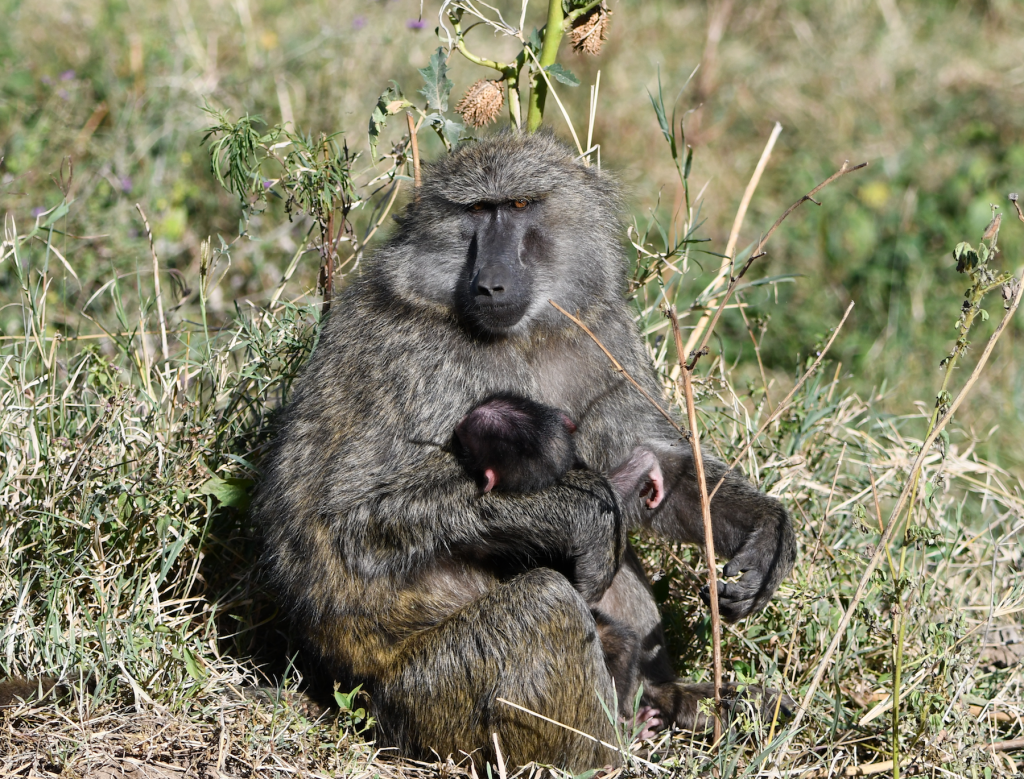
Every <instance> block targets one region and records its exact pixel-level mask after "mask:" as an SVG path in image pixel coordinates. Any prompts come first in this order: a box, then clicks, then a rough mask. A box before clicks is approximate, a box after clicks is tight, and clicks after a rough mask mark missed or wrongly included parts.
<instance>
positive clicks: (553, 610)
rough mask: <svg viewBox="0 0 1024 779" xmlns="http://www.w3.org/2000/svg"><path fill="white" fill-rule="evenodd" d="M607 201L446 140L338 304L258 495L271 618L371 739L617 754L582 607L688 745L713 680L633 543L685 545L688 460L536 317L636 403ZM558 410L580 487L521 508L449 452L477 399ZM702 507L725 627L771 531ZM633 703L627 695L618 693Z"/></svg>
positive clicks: (411, 750)
mask: <svg viewBox="0 0 1024 779" xmlns="http://www.w3.org/2000/svg"><path fill="white" fill-rule="evenodd" d="M617 213H618V203H617V199H616V194H615V187H614V185H613V184H612V182H611V181H610V179H609V178H608V176H607V175H605V174H602V173H599V172H598V171H596V170H595V169H593V168H586V167H584V166H583V165H582V164H581V163H579V162H578V161H576V160H575V159H574V156H573V153H572V152H571V151H570V150H569V149H567V148H566V147H565V146H563V145H562V144H561V143H559V142H558V141H556V140H555V139H554V138H552V137H551V136H550V135H545V134H537V135H504V136H499V137H497V138H494V139H491V140H486V141H481V142H479V143H474V144H466V145H464V146H463V147H461V148H460V149H459V150H458V151H457V152H455V153H454V154H451V155H449V156H446V157H445V158H444V159H442V160H441V161H439V162H438V163H437V164H435V165H433V166H432V167H430V168H429V169H428V170H427V171H426V172H425V174H424V177H423V184H422V186H421V187H420V188H419V190H418V191H417V197H416V198H415V199H414V200H413V201H412V202H411V203H410V204H409V205H408V207H407V208H406V210H405V212H404V214H403V215H402V217H401V218H400V219H399V226H398V229H397V231H396V232H395V234H394V236H393V237H392V238H391V239H390V240H389V241H388V243H387V244H386V245H385V246H383V247H382V248H381V249H380V250H379V251H378V252H377V253H376V255H375V256H374V257H372V258H371V259H368V260H367V261H366V263H365V264H364V268H363V272H362V274H361V275H360V276H359V278H357V279H355V280H354V281H353V282H352V283H351V284H350V285H349V286H348V287H347V289H345V291H344V292H343V293H342V294H341V295H340V296H339V297H338V298H336V300H335V302H334V305H333V308H332V311H331V314H330V316H329V318H328V319H327V321H326V322H325V324H324V326H323V330H322V333H321V337H320V342H319V345H318V346H317V348H316V350H315V351H314V353H313V355H312V356H311V358H310V360H309V363H308V365H307V366H306V368H305V371H304V374H303V376H302V378H301V379H300V381H299V382H298V384H297V386H296V389H295V393H294V397H293V398H292V401H291V405H290V407H289V409H288V410H287V412H286V413H285V415H284V419H283V423H282V427H281V429H280V431H279V433H278V436H277V440H276V445H275V448H274V450H273V451H272V453H271V454H270V455H269V457H268V459H267V460H266V461H265V471H264V475H263V479H262V483H261V486H260V488H259V490H258V493H257V495H256V497H255V500H254V505H253V511H254V515H255V518H256V519H257V520H258V522H259V524H260V525H261V526H262V528H263V532H264V535H265V540H266V547H267V555H266V566H267V569H268V572H269V575H270V578H271V580H272V582H273V584H274V585H275V587H276V589H277V592H278V595H279V598H280V600H281V602H282V606H283V608H284V609H285V610H286V612H287V613H288V614H289V615H290V616H291V618H292V620H293V622H294V624H295V626H296V628H297V629H298V630H299V631H300V632H301V633H302V635H303V636H304V637H305V640H306V642H307V644H308V645H309V647H310V648H311V649H312V650H313V651H314V652H316V653H317V654H318V655H319V657H320V659H321V660H322V662H323V664H324V665H325V666H326V668H327V669H329V671H330V673H331V674H332V675H333V676H334V678H335V679H336V680H337V681H338V683H339V684H340V685H341V686H342V687H343V688H345V689H351V687H353V686H354V685H356V684H363V685H364V689H366V690H367V691H368V692H369V694H370V697H371V700H372V704H371V705H372V711H373V714H374V716H375V717H376V718H377V721H378V731H377V737H378V743H379V744H381V745H384V744H388V745H393V746H396V747H398V748H399V749H400V750H401V751H402V752H404V753H405V754H409V755H418V756H429V755H430V754H431V752H432V751H434V752H436V753H437V754H439V755H441V756H442V757H444V756H447V755H449V754H452V755H456V756H457V755H459V754H460V753H462V752H469V753H473V754H474V759H475V760H480V759H489V758H491V757H492V752H493V747H492V746H491V744H492V741H491V738H492V734H493V733H496V734H497V736H498V738H499V739H500V742H501V747H502V750H503V752H504V754H505V755H506V756H507V758H508V759H509V760H510V762H512V763H514V764H522V763H525V762H527V761H530V760H538V761H541V762H545V763H553V764H555V765H559V766H562V767H565V768H567V769H569V770H572V771H574V772H578V771H581V770H584V769H586V768H591V767H594V766H601V765H606V764H608V763H610V762H614V761H616V760H618V759H619V758H618V755H617V753H616V752H613V751H609V750H608V749H607V748H605V747H603V746H601V745H599V744H596V743H594V742H592V741H589V740H587V739H584V738H582V737H580V736H578V735H576V734H574V733H573V732H571V731H569V730H566V729H563V728H560V727H557V726H555V725H551V724H548V723H547V722H545V721H544V720H540V719H537V718H536V717H534V716H532V715H531V714H528V713H525V712H523V711H521V710H519V709H515V708H512V707H510V706H507V705H505V704H504V703H501V702H500V701H499V700H498V699H499V698H501V699H505V700H508V701H511V702H513V703H515V704H517V705H519V706H523V707H525V708H527V709H529V710H531V711H534V712H537V713H539V714H542V715H544V716H546V717H549V718H551V719H553V720H555V721H557V722H561V723H564V724H566V725H569V726H571V727H573V728H576V729H577V730H579V731H583V732H585V733H590V734H593V735H594V736H596V737H598V738H600V739H603V740H605V741H608V742H611V743H614V741H615V739H614V735H613V732H612V728H613V725H612V723H611V722H609V720H608V718H607V716H606V715H605V712H604V710H603V709H602V705H601V700H602V699H604V700H606V701H610V700H611V696H612V678H611V675H610V673H609V671H608V668H607V665H606V662H605V658H604V657H603V653H602V649H601V645H600V642H599V641H598V640H597V626H596V623H595V619H594V616H593V615H592V613H591V609H590V607H589V605H588V604H591V603H596V604H597V605H596V608H598V609H599V610H600V611H601V612H602V613H604V614H607V615H608V616H609V617H610V618H611V619H612V620H614V621H615V622H616V623H618V624H620V625H624V626H627V627H628V629H629V630H631V631H633V632H634V633H635V634H636V635H637V636H638V637H639V642H640V658H639V663H638V665H637V667H638V673H637V679H636V680H635V682H634V684H638V683H640V682H642V683H643V686H644V705H646V706H650V707H653V708H655V709H658V710H659V711H660V712H661V716H662V718H663V719H665V720H668V721H671V722H674V723H675V724H677V725H679V726H680V727H684V728H693V727H703V726H704V724H705V723H704V722H703V721H702V719H701V717H700V716H699V715H698V702H699V701H700V700H701V699H702V698H705V697H709V695H710V692H709V686H708V685H688V684H684V683H681V682H679V681H678V679H677V677H676V676H675V674H674V673H673V671H672V668H671V665H670V663H669V660H668V657H667V653H666V651H665V648H664V641H663V636H662V630H661V620H660V616H659V614H658V609H657V606H656V604H655V602H654V599H653V597H652V595H651V592H650V587H649V585H648V583H647V580H646V577H645V574H644V572H643V569H642V567H641V565H640V562H639V560H638V559H637V556H636V554H635V553H634V552H633V551H632V549H631V548H630V547H629V544H628V543H627V536H626V534H627V532H628V530H629V529H630V528H633V527H637V526H642V527H643V528H645V529H646V530H647V531H649V532H651V533H656V534H659V535H661V536H664V537H666V538H669V539H675V540H681V541H687V542H692V543H697V542H700V541H701V540H702V538H703V531H702V523H701V511H700V501H699V498H698V494H697V483H696V478H695V472H694V466H693V458H692V456H691V453H690V450H689V444H687V443H685V442H683V441H680V440H679V437H678V436H677V434H676V433H675V431H674V430H673V429H672V427H671V426H670V425H669V424H668V423H667V422H666V421H665V420H664V419H663V418H662V417H661V416H660V415H659V414H658V412H657V411H656V410H655V409H654V408H652V407H651V405H650V404H649V403H648V402H647V401H646V400H645V399H644V398H643V396H642V395H641V394H640V393H638V392H636V390H635V389H634V388H633V387H632V386H631V385H630V384H629V383H628V382H627V381H625V380H624V379H623V377H622V376H621V374H619V373H617V372H615V371H614V370H612V369H611V368H610V367H609V364H608V360H607V358H606V357H605V356H604V355H603V354H602V353H601V351H600V350H599V349H598V348H597V346H596V345H595V344H594V343H593V342H592V341H591V340H590V339H589V338H588V337H587V336H586V335H585V334H583V333H582V332H581V331H580V330H579V329H578V328H577V327H576V326H575V325H574V324H572V323H571V322H569V321H568V320H567V319H566V318H565V317H563V316H562V315H561V314H560V313H558V312H557V311H556V310H555V309H554V308H553V307H552V306H551V305H549V303H548V300H549V299H552V300H555V301H557V302H558V303H559V304H560V305H561V306H562V307H563V308H565V309H567V310H569V311H578V312H579V315H580V317H581V318H582V320H583V321H584V322H585V323H586V324H587V326H588V327H589V328H590V329H591V330H592V331H593V332H594V333H595V334H596V335H597V337H598V338H600V339H601V341H602V343H604V344H605V345H606V346H607V347H608V348H609V349H610V350H611V351H612V353H613V354H614V355H615V356H616V358H617V359H618V360H619V361H620V362H621V363H622V365H623V366H624V367H625V369H626V370H627V371H628V372H629V373H630V375H632V376H633V377H634V378H636V380H637V381H639V382H641V383H642V384H643V385H644V387H645V388H646V389H647V391H648V392H650V393H651V394H652V395H655V396H657V395H658V394H659V387H658V384H657V381H656V380H655V377H654V374H653V371H652V369H651V366H650V362H649V359H648V357H647V353H646V351H645V349H644V346H643V343H642V341H641V338H640V335H639V333H638V331H637V328H636V326H635V324H634V322H633V319H632V316H631V312H630V308H629V306H628V304H627V303H626V302H625V299H624V292H625V278H626V271H627V266H626V260H625V256H624V253H623V251H622V248H621V245H620V235H621V232H620V225H619V222H618V219H617ZM498 392H510V393H514V394H517V395H522V396H526V397H530V398H536V399H538V400H539V401H540V402H543V403H545V404H547V405H549V406H553V407H555V408H559V409H563V410H564V411H565V412H566V413H567V414H568V415H569V416H570V418H571V419H572V420H573V421H574V422H575V424H576V426H577V430H576V433H575V435H574V436H573V439H574V440H573V442H574V444H575V447H576V451H577V454H578V456H579V458H580V460H581V461H582V462H584V463H586V464H587V465H588V466H589V467H587V468H573V469H571V470H569V471H567V472H566V473H565V474H564V475H562V476H561V477H560V478H559V479H557V480H556V481H555V483H554V484H552V485H550V486H548V487H546V488H544V489H542V490H539V491H536V492H527V493H511V492H500V491H491V492H488V493H485V494H483V495H481V494H480V489H479V487H478V485H477V484H476V483H475V481H474V479H472V478H471V477H469V476H468V475H467V473H466V471H465V469H464V468H463V467H462V465H460V463H459V461H458V459H457V458H456V456H455V453H454V451H453V447H452V446H451V441H452V431H453V430H454V429H455V426H456V424H457V423H458V422H459V420H460V419H461V418H462V416H463V415H464V414H465V413H466V411H467V410H468V409H470V408H472V406H473V404H474V403H475V402H476V401H477V400H479V399H480V398H484V397H487V396H488V395H491V394H494V393H498ZM638 446H641V447H646V448H648V449H650V451H651V452H653V454H654V455H655V457H656V459H657V462H658V463H659V464H660V468H661V471H662V473H663V474H664V493H665V494H664V499H663V500H662V501H661V503H660V505H659V506H658V507H657V508H656V509H653V510H646V509H644V507H643V501H642V500H641V499H640V498H639V496H629V497H626V498H623V497H620V496H619V494H618V493H617V491H616V489H614V488H613V486H612V485H611V484H610V483H609V480H608V478H607V477H606V476H605V475H604V474H606V473H610V472H611V471H612V469H613V468H614V467H615V466H616V465H617V464H619V463H621V462H623V461H624V460H625V459H626V458H627V456H628V455H629V454H630V453H631V452H632V451H633V450H634V449H635V448H636V447H638ZM705 468H706V473H707V477H708V479H709V481H710V482H711V483H715V482H717V481H718V479H719V478H720V477H722V476H724V477H725V481H724V484H723V485H722V487H721V489H719V491H718V494H717V495H716V496H715V498H714V500H713V501H712V505H711V512H712V519H713V525H714V534H715V547H716V549H717V550H718V552H719V553H720V554H721V555H722V556H723V557H726V558H730V559H729V562H728V563H727V564H726V566H725V575H726V576H727V577H730V576H733V575H736V574H739V573H742V574H743V575H742V577H741V578H740V579H739V580H738V581H734V582H728V583H725V582H722V583H720V584H719V604H720V609H721V613H722V615H723V616H724V617H725V618H726V619H729V620H737V619H740V618H742V617H744V616H746V615H747V614H750V613H752V612H754V611H756V610H758V609H760V608H762V607H763V606H764V605H765V604H766V603H767V602H768V601H769V599H770V598H771V596H772V593H773V592H774V591H775V589H776V588H777V587H778V585H779V583H780V582H781V581H782V579H783V577H785V576H786V574H787V573H789V571H790V569H791V568H792V565H793V559H794V556H795V541H794V536H793V531H792V528H791V527H790V523H789V519H788V516H787V514H786V512H785V510H784V509H783V508H782V506H781V505H780V504H779V502H778V501H776V500H775V499H774V498H771V497H768V496H766V495H764V494H763V493H761V492H759V491H758V490H757V489H756V488H755V487H753V486H752V485H751V484H750V483H749V482H748V481H746V479H744V478H743V476H742V475H740V474H739V473H736V472H729V471H728V470H727V469H726V467H725V466H724V465H722V463H720V462H718V461H717V460H714V459H712V458H710V457H706V458H705ZM624 694H625V695H626V697H627V698H629V697H631V695H632V691H629V692H628V693H627V691H619V696H620V698H621V697H622V696H623V695H624Z"/></svg>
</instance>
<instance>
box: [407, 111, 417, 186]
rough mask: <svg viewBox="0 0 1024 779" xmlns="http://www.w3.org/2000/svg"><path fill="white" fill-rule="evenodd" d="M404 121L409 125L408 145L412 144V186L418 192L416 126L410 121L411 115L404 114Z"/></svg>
mask: <svg viewBox="0 0 1024 779" xmlns="http://www.w3.org/2000/svg"><path fill="white" fill-rule="evenodd" d="M405 121H406V122H408V123H409V143H411V144H412V184H413V186H414V187H416V189H417V190H418V189H419V188H420V144H419V141H418V140H417V138H416V125H415V124H414V123H413V121H412V114H410V113H409V112H408V111H406V112H405Z"/></svg>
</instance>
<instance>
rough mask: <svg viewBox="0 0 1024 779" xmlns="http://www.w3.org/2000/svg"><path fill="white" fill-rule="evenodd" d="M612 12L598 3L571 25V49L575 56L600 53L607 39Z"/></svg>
mask: <svg viewBox="0 0 1024 779" xmlns="http://www.w3.org/2000/svg"><path fill="white" fill-rule="evenodd" d="M611 15H612V12H611V11H609V10H608V9H607V7H605V4H604V3H600V4H598V5H596V6H594V8H593V9H592V10H591V11H590V12H589V13H585V14H583V16H581V17H580V18H579V19H577V20H576V21H574V22H573V23H572V32H571V33H570V34H569V35H570V38H571V39H572V48H573V51H575V52H576V53H577V54H580V53H582V54H594V55H597V54H599V53H600V52H601V46H602V45H604V41H605V38H607V37H608V19H609V17H610V16H611Z"/></svg>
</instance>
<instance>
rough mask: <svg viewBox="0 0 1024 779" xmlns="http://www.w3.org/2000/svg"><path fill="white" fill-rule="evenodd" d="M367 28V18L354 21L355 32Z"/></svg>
mask: <svg viewBox="0 0 1024 779" xmlns="http://www.w3.org/2000/svg"><path fill="white" fill-rule="evenodd" d="M365 26H366V17H365V16H357V17H356V18H355V19H353V20H352V29H353V30H361V29H363V28H364V27H365Z"/></svg>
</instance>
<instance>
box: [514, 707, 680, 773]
mask: <svg viewBox="0 0 1024 779" xmlns="http://www.w3.org/2000/svg"><path fill="white" fill-rule="evenodd" d="M495 700H496V701H498V703H504V704H505V705H506V706H511V707H512V708H513V709H518V710H519V711H522V712H524V713H526V714H529V715H530V716H531V717H536V718H537V719H541V720H544V721H545V722H550V723H551V724H552V725H557V726H558V727H560V728H565V729H566V730H568V731H569V732H570V733H575V734H576V735H577V736H582V737H583V738H585V739H589V740H590V741H593V742H595V743H597V744H600V745H601V746H603V747H607V748H608V749H610V750H612V751H613V752H618V753H620V754H621V753H622V750H621V749H619V747H617V746H615V745H614V744H609V743H608V742H607V741H602V740H601V739H599V738H598V737H597V736H591V735H590V734H589V733H584V732H583V731H582V730H577V729H576V728H574V727H571V726H570V725H566V724H565V723H564V722H559V721H558V720H556V719H551V717H545V716H544V715H543V714H538V713H537V712H535V711H533V710H532V709H528V708H526V707H525V706H520V705H519V704H518V703H512V701H509V700H505V699H504V698H495ZM629 759H630V760H636V761H637V762H638V763H642V764H643V765H644V766H646V767H647V768H650V769H651V770H653V771H657V772H658V773H660V774H667V773H668V771H667V770H666V769H664V768H662V767H661V766H660V765H657V764H656V763H652V762H650V761H648V760H644V759H643V758H642V757H637V756H636V755H629Z"/></svg>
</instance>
